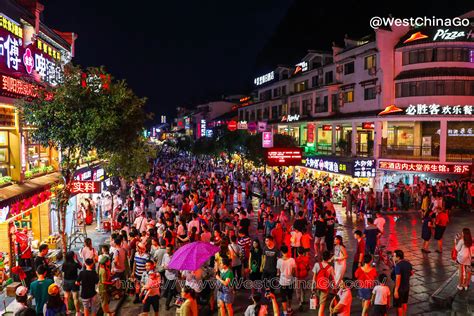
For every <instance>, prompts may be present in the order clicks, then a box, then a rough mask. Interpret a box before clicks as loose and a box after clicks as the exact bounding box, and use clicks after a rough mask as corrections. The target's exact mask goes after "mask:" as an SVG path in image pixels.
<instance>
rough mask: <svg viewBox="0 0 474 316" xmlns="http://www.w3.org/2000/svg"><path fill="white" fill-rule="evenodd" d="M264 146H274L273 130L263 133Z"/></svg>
mask: <svg viewBox="0 0 474 316" xmlns="http://www.w3.org/2000/svg"><path fill="white" fill-rule="evenodd" d="M262 147H263V148H272V147H273V133H272V132H263V133H262Z"/></svg>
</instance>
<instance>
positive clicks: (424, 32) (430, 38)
mask: <svg viewBox="0 0 474 316" xmlns="http://www.w3.org/2000/svg"><path fill="white" fill-rule="evenodd" d="M465 20H466V22H467V23H469V20H468V19H465ZM463 26H464V27H462V26H461V25H459V26H458V27H451V28H424V29H421V30H420V29H416V30H415V31H413V32H410V33H408V34H407V35H406V36H404V37H403V38H402V40H401V44H404V45H411V44H419V43H425V42H449V41H472V40H474V32H473V31H472V28H471V27H469V25H463Z"/></svg>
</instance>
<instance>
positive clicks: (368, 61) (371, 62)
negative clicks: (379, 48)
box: [364, 55, 377, 69]
mask: <svg viewBox="0 0 474 316" xmlns="http://www.w3.org/2000/svg"><path fill="white" fill-rule="evenodd" d="M376 66H377V63H376V56H375V55H370V56H367V57H365V58H364V69H370V68H375V67H376Z"/></svg>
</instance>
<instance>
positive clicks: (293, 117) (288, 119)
mask: <svg viewBox="0 0 474 316" xmlns="http://www.w3.org/2000/svg"><path fill="white" fill-rule="evenodd" d="M299 120H300V115H299V114H295V115H284V116H283V117H282V118H281V121H282V122H296V121H299Z"/></svg>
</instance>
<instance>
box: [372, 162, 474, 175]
mask: <svg viewBox="0 0 474 316" xmlns="http://www.w3.org/2000/svg"><path fill="white" fill-rule="evenodd" d="M378 164H379V168H380V169H384V170H393V171H409V172H410V171H411V172H427V173H442V174H468V173H470V172H471V165H470V164H461V163H434V162H430V163H426V162H424V163H418V162H399V161H391V160H379V163H378Z"/></svg>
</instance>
